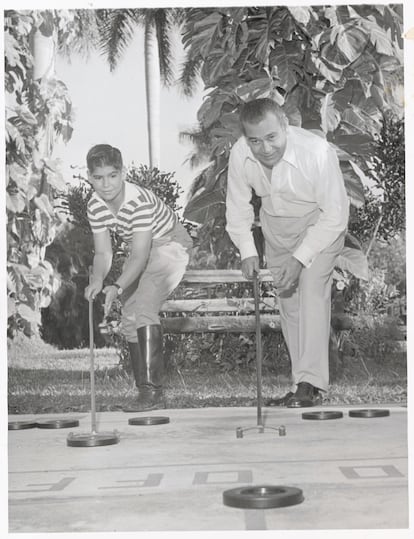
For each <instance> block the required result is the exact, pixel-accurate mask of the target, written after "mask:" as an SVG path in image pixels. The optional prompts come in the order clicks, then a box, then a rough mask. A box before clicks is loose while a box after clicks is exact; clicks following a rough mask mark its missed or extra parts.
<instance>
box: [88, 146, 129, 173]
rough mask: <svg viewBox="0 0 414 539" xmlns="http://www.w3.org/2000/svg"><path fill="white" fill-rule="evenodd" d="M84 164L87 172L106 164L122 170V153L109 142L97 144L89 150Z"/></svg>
mask: <svg viewBox="0 0 414 539" xmlns="http://www.w3.org/2000/svg"><path fill="white" fill-rule="evenodd" d="M86 164H87V166H88V170H89V172H93V171H94V170H95V168H97V167H107V166H112V167H114V168H116V169H117V170H122V166H123V164H122V155H121V152H120V151H119V150H118V148H114V147H113V146H110V145H109V144H97V145H96V146H93V147H92V148H91V149H90V150H89V152H88V155H87V156H86Z"/></svg>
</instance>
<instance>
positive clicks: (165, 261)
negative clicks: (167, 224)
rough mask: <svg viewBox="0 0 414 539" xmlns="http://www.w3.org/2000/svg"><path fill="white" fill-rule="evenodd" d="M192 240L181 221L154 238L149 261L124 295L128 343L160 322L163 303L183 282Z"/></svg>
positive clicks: (123, 309) (124, 322) (123, 329)
mask: <svg viewBox="0 0 414 539" xmlns="http://www.w3.org/2000/svg"><path fill="white" fill-rule="evenodd" d="M191 247H192V240H191V238H190V236H189V235H188V233H187V231H186V230H185V228H184V227H183V225H182V224H181V223H177V225H176V226H175V228H174V229H173V230H172V231H171V232H170V233H169V234H166V235H165V236H163V237H162V238H158V239H155V240H153V241H152V245H151V250H150V254H149V257H148V263H147V265H146V267H145V269H144V271H143V273H142V274H141V276H140V277H139V279H137V280H136V281H135V282H133V283H132V284H131V285H130V286H129V287H127V288H126V289H125V291H124V292H123V294H122V295H121V302H122V317H121V331H122V333H123V334H124V335H125V337H126V339H127V341H128V342H137V329H138V328H140V327H143V326H149V325H152V324H160V318H159V311H160V309H161V306H162V304H163V303H164V301H165V300H166V299H167V298H168V296H169V295H170V294H171V292H172V291H173V290H174V289H175V288H176V287H177V285H178V284H179V282H180V281H181V279H182V277H183V275H184V272H185V269H186V267H187V264H188V260H189V251H190V249H191Z"/></svg>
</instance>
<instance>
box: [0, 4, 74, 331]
mask: <svg viewBox="0 0 414 539" xmlns="http://www.w3.org/2000/svg"><path fill="white" fill-rule="evenodd" d="M59 23H61V25H60V32H61V33H64V28H65V24H66V23H65V20H63V19H61V18H60V17H59V15H58V14H57V12H44V11H25V12H16V11H6V12H5V18H4V39H5V90H6V209H7V270H8V278H7V287H8V335H9V336H13V335H14V334H15V332H16V331H18V330H22V331H24V333H25V334H27V335H32V334H33V333H35V332H36V331H37V328H38V325H39V322H40V308H41V307H45V306H47V305H48V304H49V303H50V300H51V296H52V294H53V293H54V292H55V291H56V290H57V288H58V286H59V282H58V281H57V280H56V279H55V277H54V271H53V267H52V266H51V264H50V263H49V262H48V261H47V260H45V251H46V247H47V245H49V244H50V243H51V242H52V241H53V239H54V237H55V236H56V234H57V233H58V232H59V229H60V228H61V226H62V222H61V220H60V218H59V213H58V212H57V211H56V209H55V207H54V200H55V196H56V194H57V193H59V192H60V191H61V190H62V189H65V183H64V181H63V178H62V175H61V173H60V171H59V163H58V162H57V161H55V160H53V159H52V158H51V156H50V155H51V149H53V144H54V141H55V140H57V139H59V138H60V139H63V140H64V141H67V140H69V138H70V136H71V133H72V127H71V101H70V98H69V95H68V92H67V88H66V86H65V85H64V84H63V83H62V82H61V81H59V80H57V79H56V78H54V77H52V76H50V77H48V78H47V79H46V80H43V79H42V78H40V79H38V78H36V79H35V78H34V76H35V67H36V58H34V56H33V50H32V42H33V39H35V37H36V34H41V35H42V36H44V37H49V36H50V35H51V32H52V33H53V31H54V28H55V25H58V26H59Z"/></svg>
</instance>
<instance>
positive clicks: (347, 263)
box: [336, 247, 369, 281]
mask: <svg viewBox="0 0 414 539" xmlns="http://www.w3.org/2000/svg"><path fill="white" fill-rule="evenodd" d="M336 266H338V267H339V268H340V269H342V270H346V271H349V272H350V273H352V275H354V276H355V277H356V278H357V279H363V280H364V281H368V278H369V269H368V260H367V257H366V256H365V254H364V253H363V252H362V251H360V250H359V249H353V248H352V247H344V248H343V249H342V252H341V254H340V255H339V256H338V258H337V259H336Z"/></svg>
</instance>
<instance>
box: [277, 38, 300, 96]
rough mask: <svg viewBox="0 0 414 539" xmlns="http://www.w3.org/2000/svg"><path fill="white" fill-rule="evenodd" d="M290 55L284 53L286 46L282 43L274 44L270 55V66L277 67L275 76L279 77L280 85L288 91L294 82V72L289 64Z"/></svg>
mask: <svg viewBox="0 0 414 539" xmlns="http://www.w3.org/2000/svg"><path fill="white" fill-rule="evenodd" d="M290 61H291V57H289V56H288V55H287V53H286V48H285V47H284V45H283V44H278V45H276V47H275V49H274V51H273V53H272V55H271V62H272V66H271V67H273V66H276V67H277V76H278V77H279V79H280V83H279V84H280V86H281V87H282V88H284V89H285V90H286V91H287V92H289V91H290V90H291V89H292V88H293V86H295V84H296V77H295V73H294V71H293V69H292V66H291V65H290Z"/></svg>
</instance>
